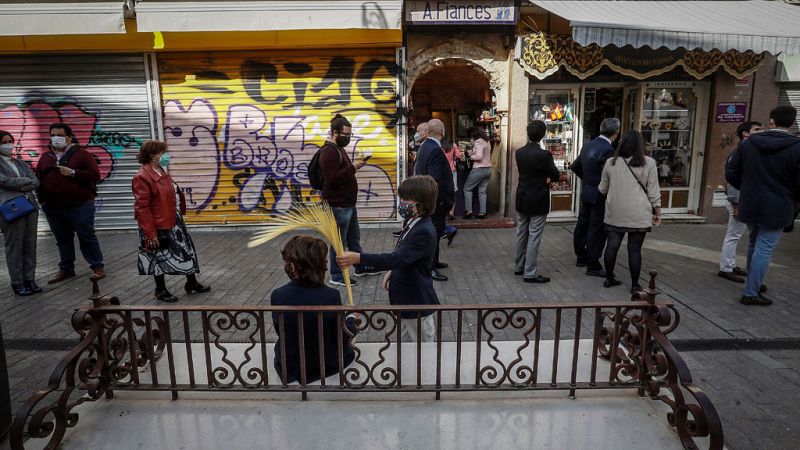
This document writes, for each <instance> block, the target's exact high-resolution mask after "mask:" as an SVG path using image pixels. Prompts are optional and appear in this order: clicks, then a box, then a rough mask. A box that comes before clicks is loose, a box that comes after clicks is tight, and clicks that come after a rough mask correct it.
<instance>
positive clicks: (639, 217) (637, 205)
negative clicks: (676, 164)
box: [598, 130, 661, 292]
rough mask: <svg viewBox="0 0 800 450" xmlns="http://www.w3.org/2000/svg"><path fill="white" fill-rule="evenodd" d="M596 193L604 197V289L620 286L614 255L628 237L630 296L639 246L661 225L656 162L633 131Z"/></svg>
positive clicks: (637, 267)
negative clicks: (654, 227)
mask: <svg viewBox="0 0 800 450" xmlns="http://www.w3.org/2000/svg"><path fill="white" fill-rule="evenodd" d="M598 190H599V191H600V192H601V193H602V194H604V195H605V196H606V211H605V219H604V222H605V224H606V233H607V236H608V237H607V241H606V250H605V253H604V254H603V260H604V263H605V267H606V280H605V282H604V283H603V286H605V287H607V288H608V287H613V286H619V285H620V284H622V283H621V282H620V281H618V280H617V279H616V278H615V277H614V266H615V265H616V263H617V253H618V252H619V248H620V246H621V245H622V238H623V237H625V234H626V233H627V234H628V266H629V267H630V272H631V292H636V291H639V290H641V286H639V274H640V272H641V270H642V245H643V244H644V238H645V236H646V235H647V233H648V232H650V230H651V225H660V224H661V190H660V188H659V184H658V172H657V170H656V161H655V160H654V159H653V158H651V157H649V156H645V154H644V140H643V139H642V135H641V133H639V132H638V131H636V130H631V131H627V132H626V133H625V134H623V135H622V139H621V140H620V143H619V146H618V147H617V150H616V151H615V152H614V156H613V157H611V158H609V159H608V160H607V161H606V164H605V166H604V167H603V174H602V177H601V179H600V185H599V186H598Z"/></svg>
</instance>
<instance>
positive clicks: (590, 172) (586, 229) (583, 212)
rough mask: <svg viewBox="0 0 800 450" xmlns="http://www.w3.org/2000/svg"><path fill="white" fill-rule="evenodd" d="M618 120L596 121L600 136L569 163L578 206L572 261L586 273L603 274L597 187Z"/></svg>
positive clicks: (602, 230) (603, 202)
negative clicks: (578, 194) (578, 185)
mask: <svg viewBox="0 0 800 450" xmlns="http://www.w3.org/2000/svg"><path fill="white" fill-rule="evenodd" d="M619 129H620V123H619V119H617V118H616V117H609V118H606V119H603V121H602V122H601V123H600V136H598V137H596V138H594V139H592V140H591V141H589V142H588V143H587V144H586V145H584V146H583V148H582V149H581V154H580V155H579V156H578V158H577V159H576V160H575V162H573V163H572V165H571V166H570V170H572V171H573V172H574V173H575V175H577V176H578V178H580V179H581V206H580V209H579V210H578V223H577V224H575V232H574V233H573V235H572V243H573V247H574V249H575V255H576V256H577V257H578V260H577V262H576V263H575V265H576V266H578V267H584V266H585V267H586V275H591V276H595V277H605V276H606V273H605V272H604V271H603V266H602V265H601V264H600V256H601V255H602V254H603V247H605V245H606V231H605V224H604V223H603V216H604V214H605V209H606V208H605V205H606V198H605V196H604V195H603V194H601V193H600V191H598V190H597V186H598V185H599V184H600V178H601V176H602V174H603V166H605V164H606V160H607V159H608V158H610V157H611V155H613V154H614V147H613V146H612V145H611V144H612V143H613V142H614V140H616V139H617V137H618V136H619Z"/></svg>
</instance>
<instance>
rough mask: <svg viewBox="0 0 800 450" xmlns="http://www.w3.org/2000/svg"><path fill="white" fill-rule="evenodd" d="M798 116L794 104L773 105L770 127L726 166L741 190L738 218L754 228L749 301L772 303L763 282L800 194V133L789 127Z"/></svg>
mask: <svg viewBox="0 0 800 450" xmlns="http://www.w3.org/2000/svg"><path fill="white" fill-rule="evenodd" d="M796 119H797V110H796V109H794V108H793V107H791V106H779V107H777V108H775V109H773V110H772V111H771V112H770V114H769V121H770V126H771V129H770V130H769V131H764V132H763V133H758V134H754V135H752V136H750V138H749V139H747V140H746V141H744V142H742V143H741V145H739V148H738V149H737V150H736V151H735V152H734V153H733V155H731V158H730V159H729V160H728V164H727V167H726V168H725V179H726V180H727V181H728V183H730V184H731V185H733V187H735V188H736V189H739V191H741V193H740V194H739V208H738V211H737V215H738V218H739V220H740V221H742V222H744V223H746V224H747V227H748V228H749V229H750V245H749V246H748V248H747V281H746V282H745V287H744V292H742V297H741V299H740V300H739V302H740V303H742V304H745V305H771V304H772V300H771V299H769V298H767V297H766V296H764V294H763V292H761V291H763V289H762V288H761V286H762V284H763V283H762V282H763V280H764V277H765V276H766V274H767V269H768V268H769V264H770V262H771V261H772V254H773V253H774V251H775V247H777V245H778V242H779V241H780V238H781V235H782V234H783V232H784V229H786V228H789V227H791V226H792V224H793V223H794V218H795V216H796V212H797V203H798V201H799V200H800V137H797V136H794V135H793V134H792V133H791V132H790V131H789V128H791V126H792V125H793V124H794V122H795V120H796Z"/></svg>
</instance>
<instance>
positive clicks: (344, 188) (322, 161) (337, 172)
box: [319, 114, 373, 286]
mask: <svg viewBox="0 0 800 450" xmlns="http://www.w3.org/2000/svg"><path fill="white" fill-rule="evenodd" d="M352 136H353V129H352V127H351V125H350V122H349V121H348V120H347V119H346V118H345V117H344V116H342V115H341V114H336V116H335V117H334V118H333V119H332V120H331V138H330V139H328V140H327V141H325V144H323V146H322V148H321V149H320V151H321V152H322V153H320V156H319V167H320V171H321V172H322V179H323V187H322V194H321V196H322V199H323V200H325V201H326V202H328V204H329V205H330V206H331V210H332V211H333V216H334V217H335V218H336V224H337V225H338V226H339V234H340V235H341V237H342V241H343V244H344V246H345V249H347V250H350V251H353V252H358V253H361V228H360V227H359V224H358V211H357V210H356V200H357V198H358V180H356V171H358V170H359V169H361V168H362V167H364V165H366V161H359V162H358V163H356V164H353V163H352V162H351V161H350V157H349V156H347V151H346V150H345V147H347V146H348V145H350V138H351V137H352ZM330 270H331V279H330V284H333V285H336V286H344V285H345V284H344V276H343V275H342V269H340V268H339V265H338V264H336V252H335V251H334V250H333V246H331V249H330ZM372 274H373V272H368V271H362V270H361V266H358V267H356V268H355V275H356V276H361V275H372ZM350 284H351V285H357V284H358V283H357V282H356V280H354V279H351V280H350Z"/></svg>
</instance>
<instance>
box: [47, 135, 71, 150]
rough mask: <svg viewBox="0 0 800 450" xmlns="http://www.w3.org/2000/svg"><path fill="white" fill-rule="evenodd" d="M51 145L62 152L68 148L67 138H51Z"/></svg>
mask: <svg viewBox="0 0 800 450" xmlns="http://www.w3.org/2000/svg"><path fill="white" fill-rule="evenodd" d="M50 145H52V146H53V148H57V149H59V150H60V149H62V148H64V147H66V146H67V138H66V137H64V136H50Z"/></svg>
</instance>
